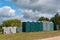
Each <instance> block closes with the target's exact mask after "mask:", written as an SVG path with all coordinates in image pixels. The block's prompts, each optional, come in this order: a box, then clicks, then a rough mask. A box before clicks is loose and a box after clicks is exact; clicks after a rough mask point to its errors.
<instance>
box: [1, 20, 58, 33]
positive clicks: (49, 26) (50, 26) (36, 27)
mask: <svg viewBox="0 0 60 40" xmlns="http://www.w3.org/2000/svg"><path fill="white" fill-rule="evenodd" d="M2 29H3V30H2V33H3V34H11V33H19V32H39V31H53V30H59V26H58V25H54V23H53V22H49V21H39V22H22V27H3V28H2Z"/></svg>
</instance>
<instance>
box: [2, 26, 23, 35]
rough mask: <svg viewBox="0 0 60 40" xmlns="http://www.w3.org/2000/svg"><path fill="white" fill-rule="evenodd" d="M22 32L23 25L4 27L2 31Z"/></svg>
mask: <svg viewBox="0 0 60 40" xmlns="http://www.w3.org/2000/svg"><path fill="white" fill-rule="evenodd" d="M19 32H22V27H3V28H2V33H3V34H12V33H19Z"/></svg>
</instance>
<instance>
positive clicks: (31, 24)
mask: <svg viewBox="0 0 60 40" xmlns="http://www.w3.org/2000/svg"><path fill="white" fill-rule="evenodd" d="M30 27H31V32H35V22H30Z"/></svg>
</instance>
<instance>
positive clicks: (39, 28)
mask: <svg viewBox="0 0 60 40" xmlns="http://www.w3.org/2000/svg"><path fill="white" fill-rule="evenodd" d="M36 31H43V23H42V22H39V21H38V22H36Z"/></svg>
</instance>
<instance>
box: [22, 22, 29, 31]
mask: <svg viewBox="0 0 60 40" xmlns="http://www.w3.org/2000/svg"><path fill="white" fill-rule="evenodd" d="M22 31H23V32H30V22H23V23H22Z"/></svg>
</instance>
